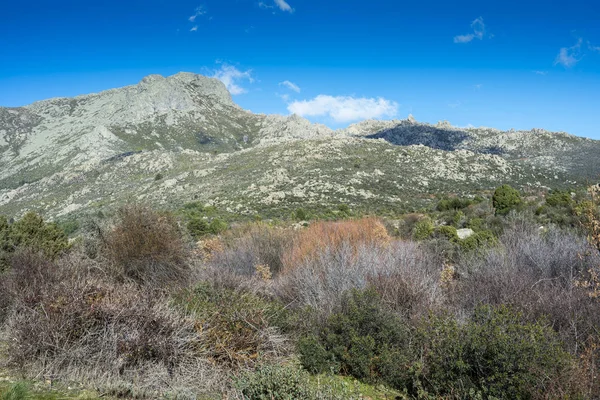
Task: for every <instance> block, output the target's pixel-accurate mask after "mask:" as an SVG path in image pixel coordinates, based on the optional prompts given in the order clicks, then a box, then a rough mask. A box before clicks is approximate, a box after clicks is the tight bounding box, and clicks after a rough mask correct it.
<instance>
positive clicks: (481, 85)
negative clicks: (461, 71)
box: [473, 83, 483, 90]
mask: <svg viewBox="0 0 600 400" xmlns="http://www.w3.org/2000/svg"><path fill="white" fill-rule="evenodd" d="M482 87H483V83H478V84H477V85H473V89H475V90H481V88H482Z"/></svg>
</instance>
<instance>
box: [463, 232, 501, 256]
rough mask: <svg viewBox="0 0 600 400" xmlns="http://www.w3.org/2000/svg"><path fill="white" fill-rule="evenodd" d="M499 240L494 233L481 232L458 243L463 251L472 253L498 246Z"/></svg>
mask: <svg viewBox="0 0 600 400" xmlns="http://www.w3.org/2000/svg"><path fill="white" fill-rule="evenodd" d="M497 242H498V239H497V238H496V236H494V233H493V232H492V231H488V230H486V231H480V232H475V233H474V234H473V235H471V236H469V237H468V238H465V239H462V240H459V241H458V244H459V245H460V247H461V249H462V250H463V251H465V252H472V251H475V250H479V249H485V248H489V247H491V246H494V245H496V243H497Z"/></svg>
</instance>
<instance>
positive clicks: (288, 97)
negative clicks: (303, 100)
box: [275, 93, 290, 103]
mask: <svg viewBox="0 0 600 400" xmlns="http://www.w3.org/2000/svg"><path fill="white" fill-rule="evenodd" d="M275 95H276V96H277V97H279V98H280V99H281V100H283V101H285V102H286V103H287V102H288V101H290V95H289V94H287V93H286V94H279V93H275Z"/></svg>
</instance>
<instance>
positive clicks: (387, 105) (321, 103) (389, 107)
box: [287, 94, 399, 123]
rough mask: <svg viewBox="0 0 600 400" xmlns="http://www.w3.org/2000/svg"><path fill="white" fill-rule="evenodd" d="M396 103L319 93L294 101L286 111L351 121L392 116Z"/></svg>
mask: <svg viewBox="0 0 600 400" xmlns="http://www.w3.org/2000/svg"><path fill="white" fill-rule="evenodd" d="M398 107H399V105H398V103H396V102H394V101H390V100H386V99H384V98H382V97H378V98H365V97H360V98H356V97H349V96H337V97H333V96H328V95H323V94H322V95H319V96H317V97H315V98H314V99H312V100H302V101H294V102H292V103H290V104H289V105H288V108H287V109H288V111H289V112H291V113H294V114H298V115H300V116H303V117H307V116H312V117H319V116H320V117H330V118H332V119H333V120H334V121H335V122H341V123H343V122H352V121H358V120H361V119H370V118H381V117H393V116H395V115H396V114H397V113H398Z"/></svg>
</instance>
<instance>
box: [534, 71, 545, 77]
mask: <svg viewBox="0 0 600 400" xmlns="http://www.w3.org/2000/svg"><path fill="white" fill-rule="evenodd" d="M533 73H534V74H536V75H542V76H544V75H548V71H533Z"/></svg>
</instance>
